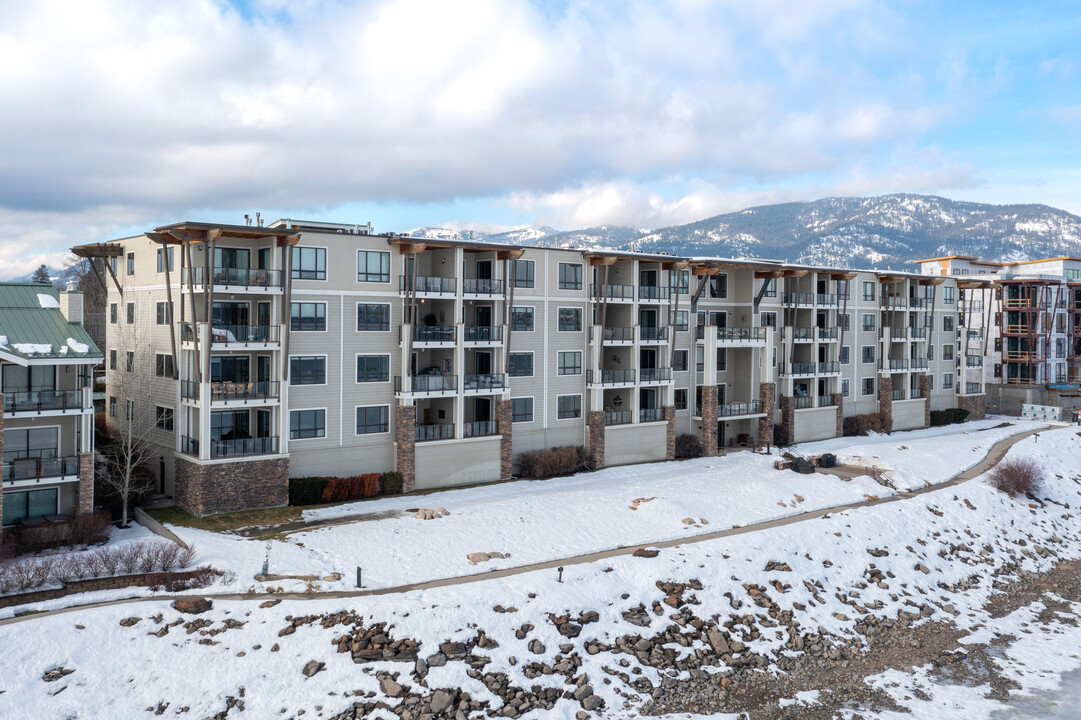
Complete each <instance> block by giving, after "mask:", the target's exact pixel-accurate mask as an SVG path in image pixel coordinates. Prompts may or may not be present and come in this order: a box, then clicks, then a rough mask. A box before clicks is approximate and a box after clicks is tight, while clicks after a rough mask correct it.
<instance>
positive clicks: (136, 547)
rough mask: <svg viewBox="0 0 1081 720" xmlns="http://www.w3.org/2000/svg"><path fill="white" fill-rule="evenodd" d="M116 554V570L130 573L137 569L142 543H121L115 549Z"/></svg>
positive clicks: (140, 558)
mask: <svg viewBox="0 0 1081 720" xmlns="http://www.w3.org/2000/svg"><path fill="white" fill-rule="evenodd" d="M116 554H117V557H118V560H119V562H118V563H117V570H119V571H120V572H122V573H127V574H131V573H133V572H135V571H136V569H138V567H139V561H140V560H142V557H143V548H142V544H141V543H129V544H127V545H121V546H120V547H118V548H117V549H116Z"/></svg>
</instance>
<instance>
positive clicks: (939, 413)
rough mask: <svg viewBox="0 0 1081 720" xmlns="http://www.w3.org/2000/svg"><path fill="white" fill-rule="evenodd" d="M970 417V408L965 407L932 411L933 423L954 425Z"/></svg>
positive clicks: (934, 424)
mask: <svg viewBox="0 0 1081 720" xmlns="http://www.w3.org/2000/svg"><path fill="white" fill-rule="evenodd" d="M967 418H968V410H965V409H964V408H947V409H946V410H932V411H931V425H932V426H938V425H952V424H953V423H963V422H964V421H965V420H966V419H967Z"/></svg>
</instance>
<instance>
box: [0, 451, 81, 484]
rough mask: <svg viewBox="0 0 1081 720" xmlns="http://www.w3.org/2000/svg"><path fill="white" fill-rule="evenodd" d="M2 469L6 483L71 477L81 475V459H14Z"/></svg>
mask: <svg viewBox="0 0 1081 720" xmlns="http://www.w3.org/2000/svg"><path fill="white" fill-rule="evenodd" d="M2 467H3V477H4V482H14V481H16V480H44V479H46V478H59V477H71V476H74V475H78V474H79V458H78V456H75V455H73V456H69V457H55V458H42V457H24V458H14V459H12V460H9V461H8V462H5V463H4V464H3V466H2Z"/></svg>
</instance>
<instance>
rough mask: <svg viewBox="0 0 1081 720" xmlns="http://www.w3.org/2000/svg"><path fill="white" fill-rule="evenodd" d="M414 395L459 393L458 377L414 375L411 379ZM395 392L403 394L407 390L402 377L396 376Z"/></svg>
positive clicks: (411, 390)
mask: <svg viewBox="0 0 1081 720" xmlns="http://www.w3.org/2000/svg"><path fill="white" fill-rule="evenodd" d="M410 381H411V382H410V385H411V389H410V390H409V392H412V393H424V394H427V395H431V394H433V393H448V392H457V391H458V376H457V375H413V376H412V377H411V378H410ZM394 392H396V393H402V392H405V390H404V389H403V388H402V376H401V375H395V376H394Z"/></svg>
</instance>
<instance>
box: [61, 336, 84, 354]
mask: <svg viewBox="0 0 1081 720" xmlns="http://www.w3.org/2000/svg"><path fill="white" fill-rule="evenodd" d="M68 347H69V348H71V349H72V350H74V351H75V352H77V353H80V354H85V353H88V352H90V346H89V345H87V344H86V343H81V342H79V341H78V340H76V339H75V338H68ZM61 352H63V350H61Z"/></svg>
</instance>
